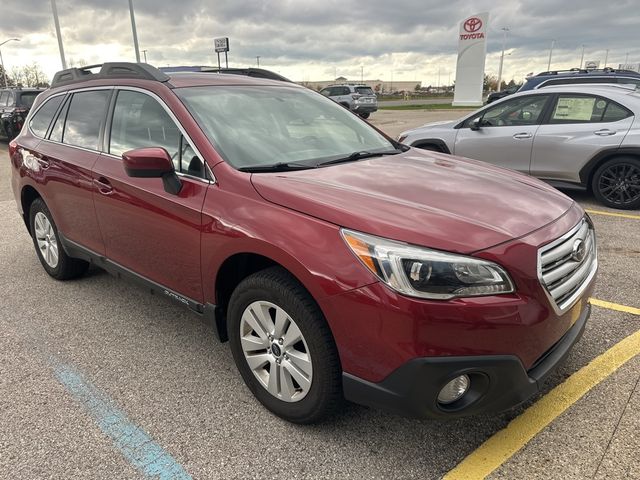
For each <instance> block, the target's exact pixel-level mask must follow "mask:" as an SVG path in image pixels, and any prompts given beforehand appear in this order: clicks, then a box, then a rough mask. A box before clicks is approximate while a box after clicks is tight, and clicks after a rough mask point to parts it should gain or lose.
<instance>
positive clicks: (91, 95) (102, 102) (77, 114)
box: [62, 90, 111, 150]
mask: <svg viewBox="0 0 640 480" xmlns="http://www.w3.org/2000/svg"><path fill="white" fill-rule="evenodd" d="M110 94H111V91H110V90H96V91H93V92H78V93H74V94H73V97H72V98H71V103H70V104H69V111H68V112H67V120H66V122H65V125H64V133H63V135H62V141H63V143H66V144H69V145H75V146H78V147H84V148H89V149H91V150H99V148H100V145H99V143H100V130H101V129H102V127H103V125H104V121H105V116H106V113H107V105H108V103H109V96H110Z"/></svg>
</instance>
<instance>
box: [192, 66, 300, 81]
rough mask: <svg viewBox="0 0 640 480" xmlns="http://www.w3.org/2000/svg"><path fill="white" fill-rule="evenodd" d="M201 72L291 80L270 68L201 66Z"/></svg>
mask: <svg viewBox="0 0 640 480" xmlns="http://www.w3.org/2000/svg"><path fill="white" fill-rule="evenodd" d="M200 71H201V72H207V73H230V74H233V75H246V76H247V77H255V78H265V79H267V80H278V81H280V82H289V83H293V82H291V80H289V79H288V78H286V77H283V76H282V75H280V74H279V73H275V72H272V71H271V70H265V69H264V68H252V67H249V68H215V67H211V68H206V67H203V68H202V69H201V70H200Z"/></svg>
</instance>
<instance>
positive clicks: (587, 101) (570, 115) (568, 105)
mask: <svg viewBox="0 0 640 480" xmlns="http://www.w3.org/2000/svg"><path fill="white" fill-rule="evenodd" d="M595 103H596V99H595V98H593V97H591V98H588V97H574V98H567V97H562V98H560V99H559V100H558V105H557V106H556V110H555V112H553V119H554V120H579V121H589V120H591V114H592V113H593V106H594V105H595Z"/></svg>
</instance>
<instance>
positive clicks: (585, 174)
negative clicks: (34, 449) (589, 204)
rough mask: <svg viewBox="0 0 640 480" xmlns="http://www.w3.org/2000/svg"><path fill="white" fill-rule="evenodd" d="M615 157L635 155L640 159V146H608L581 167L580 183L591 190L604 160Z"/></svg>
mask: <svg viewBox="0 0 640 480" xmlns="http://www.w3.org/2000/svg"><path fill="white" fill-rule="evenodd" d="M615 157H635V158H637V159H640V147H620V148H608V149H606V150H603V151H601V152H598V153H597V154H596V155H594V156H593V157H592V158H591V160H589V161H588V162H587V163H586V164H585V166H584V167H582V168H581V169H580V173H579V175H580V183H581V184H582V185H583V186H585V187H586V188H587V190H589V191H591V182H592V180H593V175H594V174H595V173H596V170H598V168H599V167H600V165H602V164H603V163H604V162H606V161H608V160H611V159H612V158H615Z"/></svg>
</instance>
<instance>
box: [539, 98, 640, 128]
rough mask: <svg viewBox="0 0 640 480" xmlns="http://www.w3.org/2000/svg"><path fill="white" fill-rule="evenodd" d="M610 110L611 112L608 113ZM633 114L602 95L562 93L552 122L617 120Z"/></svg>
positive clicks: (552, 115) (554, 110)
mask: <svg viewBox="0 0 640 480" xmlns="http://www.w3.org/2000/svg"><path fill="white" fill-rule="evenodd" d="M607 111H609V113H607ZM630 115H631V112H629V111H628V110H627V109H626V108H624V107H622V106H620V105H618V104H616V103H614V102H611V101H609V100H607V99H605V98H602V97H595V96H591V95H560V96H559V97H558V99H557V100H556V105H555V108H554V109H553V112H552V114H551V120H550V122H551V123H599V122H616V121H618V120H622V119H623V118H627V117H628V116H630Z"/></svg>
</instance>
